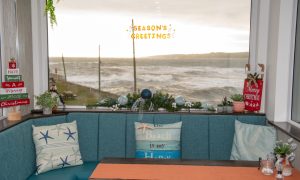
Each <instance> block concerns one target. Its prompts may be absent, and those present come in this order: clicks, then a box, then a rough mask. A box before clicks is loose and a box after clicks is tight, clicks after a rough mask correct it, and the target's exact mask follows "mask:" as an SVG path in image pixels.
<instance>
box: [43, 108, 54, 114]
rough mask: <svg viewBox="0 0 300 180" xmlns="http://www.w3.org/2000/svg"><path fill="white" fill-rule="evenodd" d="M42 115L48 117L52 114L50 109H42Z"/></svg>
mask: <svg viewBox="0 0 300 180" xmlns="http://www.w3.org/2000/svg"><path fill="white" fill-rule="evenodd" d="M43 114H45V115H49V114H52V108H48V107H46V108H43Z"/></svg>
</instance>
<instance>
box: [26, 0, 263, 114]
mask: <svg viewBox="0 0 300 180" xmlns="http://www.w3.org/2000/svg"><path fill="white" fill-rule="evenodd" d="M45 2H46V0H40V1H37V2H36V1H35V2H32V5H31V7H32V8H31V9H32V27H33V28H32V31H33V32H32V33H33V34H34V36H33V64H34V67H33V71H34V95H35V96H37V95H39V94H41V93H43V92H44V91H46V90H48V89H49V87H48V86H49V56H48V54H49V53H48V50H49V48H48V22H47V18H45V17H41V16H43V15H44V5H45ZM260 11H262V10H261V9H260V0H251V10H250V35H249V59H248V63H249V64H250V66H251V69H254V70H257V64H258V63H259V62H258V61H257V58H256V57H257V56H258V55H257V51H258V48H257V43H258V32H257V31H258V28H257V26H258V23H259V21H258V20H259V18H260V15H259V12H260ZM41 12H42V13H41ZM38 25H39V26H38ZM37 32H39V33H37ZM41 47H42V48H41ZM41 49H42V51H41ZM45 77H47V78H45ZM263 99H264V97H263ZM262 104H264V100H263V101H262ZM34 107H35V108H36V105H34ZM59 108H62V107H59ZM65 108H72V109H82V108H83V106H79V105H78V106H68V105H67V106H65ZM262 112H264V105H262Z"/></svg>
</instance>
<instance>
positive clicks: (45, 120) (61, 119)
mask: <svg viewBox="0 0 300 180" xmlns="http://www.w3.org/2000/svg"><path fill="white" fill-rule="evenodd" d="M32 121H33V125H35V126H48V125H55V124H61V123H65V122H67V121H66V116H65V115H62V116H50V117H42V118H35V119H32Z"/></svg>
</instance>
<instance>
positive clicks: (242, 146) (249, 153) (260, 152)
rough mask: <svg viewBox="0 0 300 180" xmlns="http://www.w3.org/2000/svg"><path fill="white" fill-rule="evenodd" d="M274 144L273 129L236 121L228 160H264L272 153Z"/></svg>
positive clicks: (274, 131)
mask: <svg viewBox="0 0 300 180" xmlns="http://www.w3.org/2000/svg"><path fill="white" fill-rule="evenodd" d="M275 142H276V130H275V129H274V128H273V127H269V126H260V125H253V124H245V123H241V122H239V121H237V120H236V121H235V134H234V139H233V145H232V150H231V156H230V159H231V160H249V161H258V158H259V157H261V158H263V159H266V156H267V154H269V153H271V152H273V149H274V147H275Z"/></svg>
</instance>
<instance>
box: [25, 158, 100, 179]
mask: <svg viewBox="0 0 300 180" xmlns="http://www.w3.org/2000/svg"><path fill="white" fill-rule="evenodd" d="M97 164H98V162H85V163H83V165H80V166H74V167H68V168H63V169H56V170H52V171H49V172H46V173H42V174H40V175H35V174H33V175H31V176H30V177H29V178H28V180H61V179H62V180H87V179H88V178H89V176H90V175H91V174H92V172H93V170H94V169H95V168H96V166H97Z"/></svg>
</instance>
